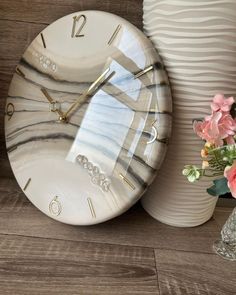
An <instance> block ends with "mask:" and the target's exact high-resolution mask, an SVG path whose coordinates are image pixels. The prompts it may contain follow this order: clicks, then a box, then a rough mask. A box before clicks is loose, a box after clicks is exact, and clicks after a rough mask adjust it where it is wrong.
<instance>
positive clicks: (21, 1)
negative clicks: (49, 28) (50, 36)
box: [0, 0, 142, 28]
mask: <svg viewBox="0 0 236 295" xmlns="http://www.w3.org/2000/svg"><path fill="white" fill-rule="evenodd" d="M81 10H103V11H108V12H110V13H114V14H117V15H119V16H121V17H123V18H126V19H127V20H129V21H130V22H132V23H133V24H134V25H136V26H138V27H139V28H142V0H119V1H114V0H103V1H97V0H80V1H77V0H67V1H64V0H50V1H48V0H32V1H25V0H18V1H9V0H1V2H0V19H8V20H13V21H15V20H19V21H27V22H34V23H44V24H49V23H51V22H53V21H54V20H56V19H58V18H60V17H62V16H64V15H67V14H70V13H73V12H76V11H81Z"/></svg>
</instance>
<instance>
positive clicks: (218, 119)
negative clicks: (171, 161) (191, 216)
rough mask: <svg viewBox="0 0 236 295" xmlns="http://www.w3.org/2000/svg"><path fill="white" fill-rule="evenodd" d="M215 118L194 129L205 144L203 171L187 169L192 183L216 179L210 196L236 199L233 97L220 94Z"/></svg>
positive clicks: (214, 107) (215, 102)
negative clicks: (227, 194)
mask: <svg viewBox="0 0 236 295" xmlns="http://www.w3.org/2000/svg"><path fill="white" fill-rule="evenodd" d="M211 111H212V112H211V115H209V116H206V117H205V118H204V119H203V120H201V121H200V120H195V121H194V122H193V129H194V131H195V132H196V134H197V135H198V136H199V137H200V138H202V139H203V140H204V141H205V145H204V147H203V149H202V150H201V158H202V167H197V166H195V165H186V166H185V167H184V170H183V175H185V176H186V177H187V178H188V180H189V181H190V182H194V181H197V180H199V179H200V178H201V177H213V178H215V179H214V180H213V185H212V186H211V187H210V188H208V189H207V192H208V193H209V194H210V195H213V196H219V195H223V194H225V193H227V192H231V194H232V196H233V197H234V198H236V142H235V139H236V104H235V101H234V98H233V97H228V98H225V97H224V95H222V94H217V95H215V97H214V98H213V102H212V103H211Z"/></svg>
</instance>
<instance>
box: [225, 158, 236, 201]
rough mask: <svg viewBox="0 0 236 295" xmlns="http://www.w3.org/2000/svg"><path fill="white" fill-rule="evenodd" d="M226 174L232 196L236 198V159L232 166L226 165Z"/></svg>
mask: <svg viewBox="0 0 236 295" xmlns="http://www.w3.org/2000/svg"><path fill="white" fill-rule="evenodd" d="M224 176H225V177H226V178H227V180H228V187H229V189H230V191H231V193H232V196H233V197H234V198H236V161H234V162H233V165H232V166H231V167H229V166H228V167H226V168H225V171H224Z"/></svg>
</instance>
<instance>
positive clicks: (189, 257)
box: [155, 250, 236, 295]
mask: <svg viewBox="0 0 236 295" xmlns="http://www.w3.org/2000/svg"><path fill="white" fill-rule="evenodd" d="M155 255H156V264H157V269H158V280H159V285H160V293H161V295H185V294H186V295H233V294H235V291H236V267H235V266H236V263H235V262H229V261H227V260H224V259H222V258H221V257H219V256H217V255H215V254H211V255H210V254H199V253H194V252H180V251H170V250H156V251H155Z"/></svg>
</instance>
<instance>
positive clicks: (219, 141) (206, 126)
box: [193, 111, 236, 146]
mask: <svg viewBox="0 0 236 295" xmlns="http://www.w3.org/2000/svg"><path fill="white" fill-rule="evenodd" d="M193 128H194V131H195V132H196V133H197V135H198V136H199V137H201V138H202V139H204V140H206V141H207V142H209V143H211V144H214V145H215V146H222V145H223V144H224V141H223V140H225V141H226V142H227V143H228V144H232V143H235V141H234V135H235V131H236V122H235V120H234V119H233V118H232V116H231V115H230V114H229V113H223V112H221V111H218V112H213V114H212V115H211V116H207V117H206V118H205V120H204V121H203V122H201V121H200V122H199V121H195V122H194V125H193Z"/></svg>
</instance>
